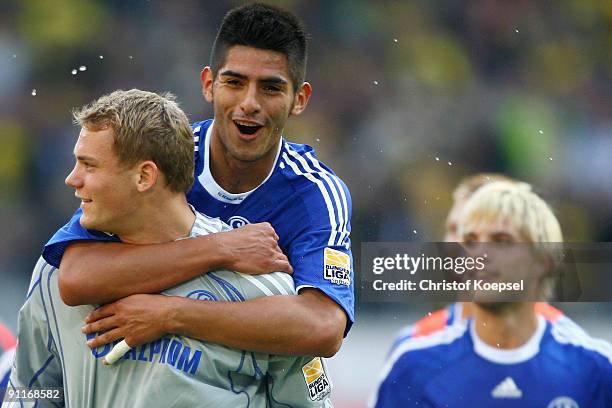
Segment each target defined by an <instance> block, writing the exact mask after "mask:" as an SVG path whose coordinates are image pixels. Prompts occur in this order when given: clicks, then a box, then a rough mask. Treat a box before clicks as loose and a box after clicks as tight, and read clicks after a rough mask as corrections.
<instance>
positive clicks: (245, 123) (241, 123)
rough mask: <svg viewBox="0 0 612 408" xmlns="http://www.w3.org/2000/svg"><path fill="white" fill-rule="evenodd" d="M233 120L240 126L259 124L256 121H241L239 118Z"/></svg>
mask: <svg viewBox="0 0 612 408" xmlns="http://www.w3.org/2000/svg"><path fill="white" fill-rule="evenodd" d="M234 122H236V123H237V124H239V125H240V126H252V127H255V126H259V125H258V124H256V123H251V122H243V121H241V120H235V121H234Z"/></svg>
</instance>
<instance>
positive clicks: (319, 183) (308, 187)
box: [278, 140, 350, 203]
mask: <svg viewBox="0 0 612 408" xmlns="http://www.w3.org/2000/svg"><path fill="white" fill-rule="evenodd" d="M282 143H283V145H282V147H281V152H280V157H279V163H278V167H279V169H280V171H281V173H282V174H283V176H284V177H285V178H286V179H287V180H289V181H291V182H293V186H294V188H295V189H296V190H297V192H301V193H303V194H305V195H310V194H311V195H314V196H320V197H325V196H326V195H329V196H333V197H336V196H338V198H340V199H343V200H346V201H348V203H350V194H349V191H348V188H347V186H346V184H345V183H344V181H342V179H340V177H338V176H337V175H336V174H335V173H334V172H333V171H332V169H331V168H329V167H328V166H327V165H325V163H323V162H322V161H320V160H319V158H318V157H317V155H316V153H315V151H314V149H313V148H312V147H311V146H308V145H306V144H299V143H291V142H287V141H285V140H283V141H282Z"/></svg>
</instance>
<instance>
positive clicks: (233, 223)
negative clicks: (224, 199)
mask: <svg viewBox="0 0 612 408" xmlns="http://www.w3.org/2000/svg"><path fill="white" fill-rule="evenodd" d="M227 223H228V224H229V226H230V227H232V228H240V227H244V226H245V225H247V224H250V223H251V222H250V221H249V220H247V219H246V218H244V217H241V216H239V215H234V216H233V217H230V219H229V220H227Z"/></svg>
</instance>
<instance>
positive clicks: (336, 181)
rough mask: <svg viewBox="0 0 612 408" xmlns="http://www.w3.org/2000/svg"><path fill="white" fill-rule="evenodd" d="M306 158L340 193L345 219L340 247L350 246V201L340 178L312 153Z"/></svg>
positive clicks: (341, 226) (341, 228)
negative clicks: (323, 165)
mask: <svg viewBox="0 0 612 408" xmlns="http://www.w3.org/2000/svg"><path fill="white" fill-rule="evenodd" d="M306 157H307V158H308V159H310V161H311V162H312V163H313V165H314V167H315V168H316V169H317V170H319V171H320V172H321V174H325V175H326V176H327V177H329V179H331V181H332V182H333V184H334V185H335V187H336V189H337V190H338V192H339V193H340V198H341V202H342V211H343V217H344V220H343V221H344V222H342V223H341V225H340V226H339V227H340V231H341V232H340V240H339V243H338V245H347V244H349V242H348V239H349V234H350V232H349V231H348V223H349V210H348V200H347V199H346V194H345V192H344V187H343V186H342V184H341V183H340V180H339V179H338V177H337V176H336V175H334V174H331V173H330V172H328V171H327V170H325V169H324V168H323V167H322V166H321V162H319V160H317V159H316V158H315V157H314V156H313V155H312V153H311V152H308V153H306ZM332 191H333V190H332ZM334 196H335V194H334ZM347 249H348V247H347Z"/></svg>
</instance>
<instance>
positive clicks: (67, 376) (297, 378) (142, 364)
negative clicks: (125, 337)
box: [2, 213, 331, 408]
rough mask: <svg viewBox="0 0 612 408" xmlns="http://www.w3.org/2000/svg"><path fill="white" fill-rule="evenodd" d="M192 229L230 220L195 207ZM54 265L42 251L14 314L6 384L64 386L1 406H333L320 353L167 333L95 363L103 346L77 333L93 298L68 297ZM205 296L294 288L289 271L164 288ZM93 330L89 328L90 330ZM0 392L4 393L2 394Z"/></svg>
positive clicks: (209, 229) (249, 295)
mask: <svg viewBox="0 0 612 408" xmlns="http://www.w3.org/2000/svg"><path fill="white" fill-rule="evenodd" d="M196 215H197V217H196V222H195V224H194V227H193V229H192V232H191V235H190V237H196V236H200V235H206V234H209V233H213V232H219V231H222V230H226V229H229V227H227V226H226V225H225V224H223V223H222V222H221V221H220V220H218V219H213V218H209V217H207V216H205V215H202V214H199V213H196ZM57 275H58V270H57V269H56V268H54V267H53V266H51V265H49V264H48V263H47V262H45V261H44V259H43V258H40V259H39V261H38V263H37V264H36V267H35V268H34V273H33V275H32V281H31V283H30V289H29V291H28V295H27V300H26V302H25V304H24V305H23V307H22V308H21V311H20V313H19V334H18V337H19V345H18V348H17V352H16V356H15V363H14V367H13V370H12V373H11V378H10V382H9V386H8V387H9V388H8V390H11V389H13V390H14V391H17V390H20V388H19V387H27V388H43V387H63V389H64V400H63V401H61V402H55V401H50V400H37V401H35V402H33V401H27V400H26V399H21V400H17V401H15V402H8V401H7V400H6V396H5V402H4V403H3V405H2V407H3V408H13V407H33V406H36V407H47V406H50V407H52V406H64V405H65V406H66V407H74V408H84V407H101V408H102V407H104V408H106V407H134V408H136V407H143V408H152V407H164V408H168V407H232V408H233V407H285V408H286V407H331V402H330V399H329V394H330V392H331V382H330V380H329V377H328V375H327V372H326V371H325V366H324V363H323V361H322V359H319V358H313V357H312V356H310V357H293V356H275V355H269V354H262V353H254V352H249V351H243V350H237V349H232V348H228V347H225V346H221V345H217V344H212V343H205V342H202V341H198V340H194V339H191V338H187V337H183V336H174V335H168V336H165V337H163V338H161V339H159V340H157V341H154V342H152V343H148V344H144V345H142V346H140V347H137V348H135V349H133V350H132V351H130V352H128V353H127V354H126V355H125V356H124V357H123V358H122V359H121V360H119V361H118V362H117V363H115V364H114V365H112V366H106V365H104V364H102V357H104V356H105V355H106V354H107V353H108V352H110V350H111V345H106V346H105V347H100V348H98V349H96V350H91V349H89V347H87V345H86V341H87V338H86V336H85V335H84V334H82V333H81V327H82V326H83V325H84V319H85V316H86V315H87V314H88V313H89V312H91V311H92V310H93V309H94V307H93V306H78V307H69V306H66V305H65V304H64V303H63V302H62V300H61V298H60V295H59V290H58V284H57ZM163 294H165V295H169V296H183V297H188V298H193V299H201V300H211V301H231V302H240V301H244V300H246V299H253V298H257V297H261V296H272V295H290V294H295V289H294V285H293V280H292V279H291V277H290V276H289V275H287V274H285V273H280V272H275V273H270V274H265V275H258V276H249V275H244V274H240V273H237V272H231V271H227V270H225V271H215V272H209V273H207V274H204V275H201V276H199V277H198V278H195V279H192V280H190V281H188V282H186V283H184V284H181V285H178V286H175V287H173V288H171V289H168V290H166V291H164V292H163ZM90 337H93V336H90ZM7 395H8V393H7Z"/></svg>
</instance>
